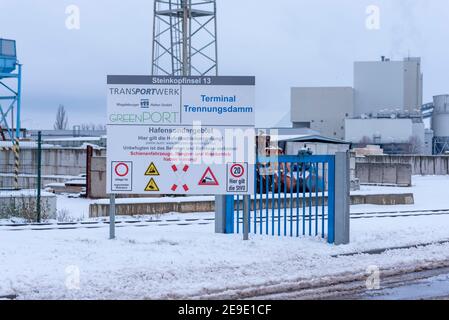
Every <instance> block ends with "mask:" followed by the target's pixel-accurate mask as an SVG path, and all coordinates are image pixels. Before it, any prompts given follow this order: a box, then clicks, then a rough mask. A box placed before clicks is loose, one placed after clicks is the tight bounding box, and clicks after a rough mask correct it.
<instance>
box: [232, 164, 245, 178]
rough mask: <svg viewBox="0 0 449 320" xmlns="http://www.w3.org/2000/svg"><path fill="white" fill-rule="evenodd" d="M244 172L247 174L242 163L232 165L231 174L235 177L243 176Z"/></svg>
mask: <svg viewBox="0 0 449 320" xmlns="http://www.w3.org/2000/svg"><path fill="white" fill-rule="evenodd" d="M236 169H237V170H236ZM244 174H245V167H243V166H242V165H241V164H234V165H233V166H232V167H231V175H232V176H233V177H234V178H241V177H242V176H243V175H244Z"/></svg>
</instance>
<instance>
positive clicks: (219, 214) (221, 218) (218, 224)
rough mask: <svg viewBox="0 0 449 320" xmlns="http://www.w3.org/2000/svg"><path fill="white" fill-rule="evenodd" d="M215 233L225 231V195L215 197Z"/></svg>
mask: <svg viewBox="0 0 449 320" xmlns="http://www.w3.org/2000/svg"><path fill="white" fill-rule="evenodd" d="M215 233H226V196H216V197H215Z"/></svg>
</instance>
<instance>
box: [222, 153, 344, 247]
mask: <svg viewBox="0 0 449 320" xmlns="http://www.w3.org/2000/svg"><path fill="white" fill-rule="evenodd" d="M255 168H256V169H255V170H256V172H255V181H254V184H255V189H256V190H257V191H256V193H255V195H254V196H253V197H251V198H250V199H249V200H247V201H249V203H248V206H249V208H250V214H249V217H248V219H249V220H248V223H249V232H250V233H252V234H259V235H270V236H283V237H287V236H289V237H304V236H308V237H321V238H323V239H325V238H326V239H327V241H328V242H329V243H334V240H335V239H334V234H335V232H334V225H335V223H334V222H335V156H331V155H326V156H280V157H276V158H259V159H258V160H257V164H256V166H255ZM243 199H244V197H242V196H228V197H227V198H226V233H241V232H243V224H244V221H243V206H244V203H243V201H244V200H243Z"/></svg>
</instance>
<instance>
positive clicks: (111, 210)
mask: <svg viewBox="0 0 449 320" xmlns="http://www.w3.org/2000/svg"><path fill="white" fill-rule="evenodd" d="M115 214H116V207H115V194H111V195H110V198H109V239H110V240H114V239H115Z"/></svg>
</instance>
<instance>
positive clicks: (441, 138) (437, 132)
mask: <svg viewBox="0 0 449 320" xmlns="http://www.w3.org/2000/svg"><path fill="white" fill-rule="evenodd" d="M433 104H434V110H433V116H432V130H433V135H434V150H433V151H434V154H441V153H447V152H449V95H440V96H435V97H433Z"/></svg>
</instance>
